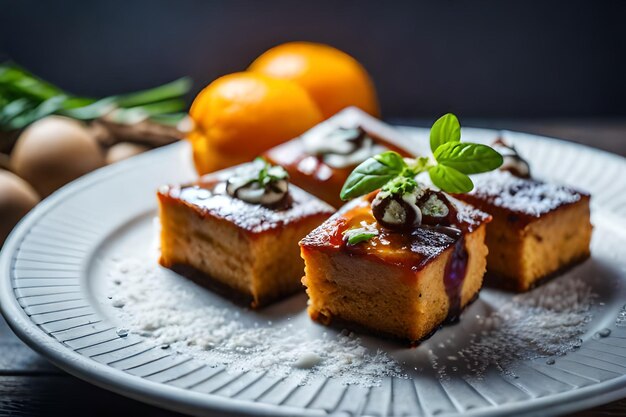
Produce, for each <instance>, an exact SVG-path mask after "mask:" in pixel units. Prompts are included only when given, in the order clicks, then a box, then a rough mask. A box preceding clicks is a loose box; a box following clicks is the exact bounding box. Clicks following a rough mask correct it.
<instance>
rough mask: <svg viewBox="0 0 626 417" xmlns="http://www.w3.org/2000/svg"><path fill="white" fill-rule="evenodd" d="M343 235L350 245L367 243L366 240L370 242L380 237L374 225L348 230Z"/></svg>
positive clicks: (364, 225)
mask: <svg viewBox="0 0 626 417" xmlns="http://www.w3.org/2000/svg"><path fill="white" fill-rule="evenodd" d="M343 235H344V236H345V237H346V239H347V241H348V244H350V245H356V244H358V243H361V242H365V241H366V240H370V239H371V238H373V237H374V236H378V230H376V227H375V225H374V223H372V224H365V223H363V227H356V228H354V229H348V230H346V231H344V232H343Z"/></svg>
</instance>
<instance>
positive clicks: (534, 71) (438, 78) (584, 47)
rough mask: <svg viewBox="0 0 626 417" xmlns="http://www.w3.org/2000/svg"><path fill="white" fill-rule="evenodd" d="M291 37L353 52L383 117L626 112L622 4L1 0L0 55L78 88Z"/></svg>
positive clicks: (235, 61)
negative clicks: (375, 89) (373, 87)
mask: <svg viewBox="0 0 626 417" xmlns="http://www.w3.org/2000/svg"><path fill="white" fill-rule="evenodd" d="M290 40H309V41H316V42H324V43H328V44H331V45H334V46H336V47H338V48H340V49H342V50H344V51H346V52H348V53H350V54H351V55H353V56H354V57H356V58H357V59H358V60H360V61H361V62H362V63H363V64H364V65H365V67H366V68H367V69H368V70H369V71H370V73H371V74H372V76H373V78H374V80H375V83H376V85H377V87H378V91H379V95H380V99H381V102H382V109H383V112H384V116H385V117H387V118H397V117H403V118H407V117H418V118H419V117H423V118H431V117H433V116H435V115H438V114H440V113H442V112H446V111H453V112H455V113H457V114H460V115H462V116H464V117H471V118H477V117H478V118H486V117H500V118H502V117H506V118H520V117H522V118H523V117H598V116H601V117H612V116H624V115H626V99H625V98H626V2H623V1H622V2H620V1H615V2H609V1H587V2H582V1H533V2H510V1H477V2H461V1H451V0H447V1H429V2H389V1H387V2H382V1H379V2H374V1H341V2H339V1H331V0H316V1H307V2H298V1H293V0H291V1H242V0H236V1H200V0H195V1H194V0H181V1H173V0H171V1H166V0H138V1H118V0H111V1H99V2H91V1H85V0H71V1H33V0H19V1H7V0H0V55H2V56H4V57H5V58H6V57H8V58H11V59H13V60H15V61H16V62H18V63H20V64H22V65H23V66H25V67H27V68H29V69H30V70H31V71H33V72H35V73H36V74H39V75H40V76H42V77H44V78H47V79H49V80H51V81H53V82H54V83H58V84H60V85H61V86H62V87H64V88H66V89H67V90H70V91H72V92H74V93H78V94H85V95H95V96H97V95H109V94H113V93H119V92H125V91H130V90H134V89H139V88H144V87H150V86H154V85H156V84H159V83H163V82H166V81H169V80H172V79H174V78H176V77H179V76H181V75H190V76H192V77H193V79H194V80H195V82H196V83H195V86H194V87H195V91H197V90H198V89H200V88H201V87H203V86H204V85H206V84H207V83H209V82H210V81H211V80H213V79H215V78H216V77H218V76H220V75H223V74H226V73H229V72H233V71H238V70H243V69H245V68H246V66H247V65H248V64H249V63H250V62H251V60H253V59H254V57H256V56H257V55H259V54H260V53H261V52H263V51H264V50H266V49H267V48H269V47H271V46H273V45H276V44H279V43H282V42H285V41H290Z"/></svg>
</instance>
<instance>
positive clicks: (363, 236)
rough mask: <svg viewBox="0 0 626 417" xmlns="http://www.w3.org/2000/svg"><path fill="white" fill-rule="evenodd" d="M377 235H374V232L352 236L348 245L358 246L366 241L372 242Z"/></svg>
mask: <svg viewBox="0 0 626 417" xmlns="http://www.w3.org/2000/svg"><path fill="white" fill-rule="evenodd" d="M377 234H378V233H373V232H362V233H355V234H353V235H351V236H350V237H349V238H348V243H349V244H351V245H356V244H357V243H361V242H365V241H366V240H370V239H371V238H373V237H374V236H376V235H377Z"/></svg>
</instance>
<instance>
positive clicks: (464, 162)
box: [434, 142, 502, 174]
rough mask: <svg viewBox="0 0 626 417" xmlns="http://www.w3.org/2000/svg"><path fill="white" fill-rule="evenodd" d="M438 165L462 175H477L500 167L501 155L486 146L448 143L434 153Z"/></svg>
mask: <svg viewBox="0 0 626 417" xmlns="http://www.w3.org/2000/svg"><path fill="white" fill-rule="evenodd" d="M434 156H435V159H436V160H437V162H438V163H439V164H440V165H445V166H447V167H450V168H454V169H456V170H457V171H460V172H462V173H464V174H478V173H480V172H487V171H491V170H494V169H496V168H498V167H499V166H500V165H502V155H500V154H499V153H498V152H496V151H495V150H494V149H492V148H490V147H489V146H487V145H480V144H477V143H461V142H448V143H444V144H442V145H440V146H439V147H438V148H437V149H436V150H435V152H434Z"/></svg>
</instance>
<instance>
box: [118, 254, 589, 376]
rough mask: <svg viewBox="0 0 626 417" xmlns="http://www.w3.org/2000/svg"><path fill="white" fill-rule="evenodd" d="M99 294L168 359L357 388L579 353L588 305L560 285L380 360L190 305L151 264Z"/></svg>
mask: <svg viewBox="0 0 626 417" xmlns="http://www.w3.org/2000/svg"><path fill="white" fill-rule="evenodd" d="M108 291H109V294H107V295H108V296H109V297H110V299H107V301H108V303H109V304H110V306H111V308H112V310H113V311H114V312H115V313H116V315H117V316H118V319H119V321H120V322H121V323H124V328H127V329H128V330H129V331H130V332H132V333H135V334H139V335H141V336H144V337H146V338H149V339H152V340H153V341H154V342H155V343H157V344H162V345H164V346H169V347H170V348H171V349H172V350H173V351H177V352H180V353H191V354H192V355H193V356H194V357H196V358H199V359H203V360H206V361H207V363H211V364H216V365H225V366H226V368H227V370H230V371H233V372H246V371H262V372H267V373H268V374H270V375H273V376H276V377H285V376H290V377H294V378H296V379H298V380H299V381H300V383H306V382H307V380H309V379H310V378H311V377H336V378H338V379H340V380H341V381H342V382H343V383H346V384H359V385H362V386H375V385H379V384H380V383H381V381H382V379H383V378H385V377H403V378H406V377H410V376H411V374H412V373H414V372H416V371H417V372H422V371H429V370H430V371H429V372H431V371H434V372H435V374H436V375H437V376H438V377H440V378H446V377H448V376H449V375H450V374H452V373H457V372H463V373H466V374H468V375H470V376H479V375H480V374H481V373H483V372H484V371H485V370H486V369H487V368H488V367H490V366H496V367H497V368H498V369H500V370H501V371H504V372H509V373H510V372H512V371H511V369H513V368H514V365H515V363H516V362H519V361H520V360H528V359H534V358H538V357H549V356H555V355H563V354H565V353H567V352H568V351H571V350H573V349H576V348H577V347H579V346H580V343H581V339H580V337H581V335H582V334H583V333H584V332H585V330H586V324H587V323H588V322H589V320H590V319H591V317H592V313H591V308H592V305H593V300H594V298H595V296H594V294H593V293H592V291H591V289H590V287H589V285H588V284H586V283H585V282H584V281H583V280H581V279H580V278H578V277H576V276H564V277H560V278H557V279H556V280H553V281H551V282H550V283H547V284H546V285H544V286H542V287H540V288H537V289H535V290H534V291H532V292H530V293H526V294H521V295H516V296H511V295H503V296H501V297H499V298H498V301H496V302H494V303H493V306H492V307H493V311H491V312H490V313H488V314H487V315H485V316H480V317H476V316H472V315H471V314H470V313H469V311H468V312H466V313H465V314H464V317H463V318H462V320H467V321H468V322H467V323H469V324H470V326H471V329H472V332H471V333H470V334H468V333H463V332H458V334H457V333H456V332H457V329H458V328H456V326H455V327H453V328H450V329H443V330H440V332H442V331H446V332H451V333H453V334H454V339H455V342H454V343H453V344H451V345H446V344H445V343H440V344H439V345H436V344H434V343H433V339H431V340H429V341H427V342H425V343H424V344H422V345H420V346H418V347H417V348H413V349H411V348H408V347H406V346H403V345H400V344H397V345H396V347H395V348H394V349H392V350H391V351H389V350H387V351H386V350H384V349H381V348H372V345H374V346H376V343H377V342H376V341H377V340H378V339H375V338H374V339H373V340H374V343H372V342H371V341H370V342H367V343H366V342H365V341H364V340H362V339H361V338H360V337H358V336H357V335H355V334H353V333H351V332H348V331H345V330H344V331H343V332H337V331H335V330H333V329H328V331H324V330H323V329H324V328H321V326H319V325H317V324H313V323H311V322H309V321H308V317H303V314H301V312H298V313H297V314H298V316H294V317H293V318H292V317H281V319H280V320H275V322H272V321H268V319H267V316H265V315H263V314H262V313H257V312H255V311H250V310H247V309H244V308H239V307H236V306H234V305H232V304H228V303H224V302H223V301H222V302H214V303H211V302H207V300H208V298H207V297H200V296H199V295H198V294H199V292H204V291H205V290H203V289H201V288H200V287H198V286H196V285H195V284H192V283H191V282H188V281H187V280H185V279H184V278H182V277H180V276H178V275H176V274H174V273H172V272H170V271H167V270H164V269H163V268H161V267H159V266H157V265H156V262H155V261H154V259H153V258H150V259H148V258H145V259H138V258H133V259H120V260H117V261H116V262H112V265H111V269H110V272H109V281H108ZM209 300H210V299H209ZM320 329H322V330H320ZM380 343H381V345H386V346H388V343H386V342H385V341H383V340H382V339H381V340H380ZM385 343H386V344H385ZM424 353H425V356H424V355H423V354H424ZM407 358H408V359H407Z"/></svg>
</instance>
